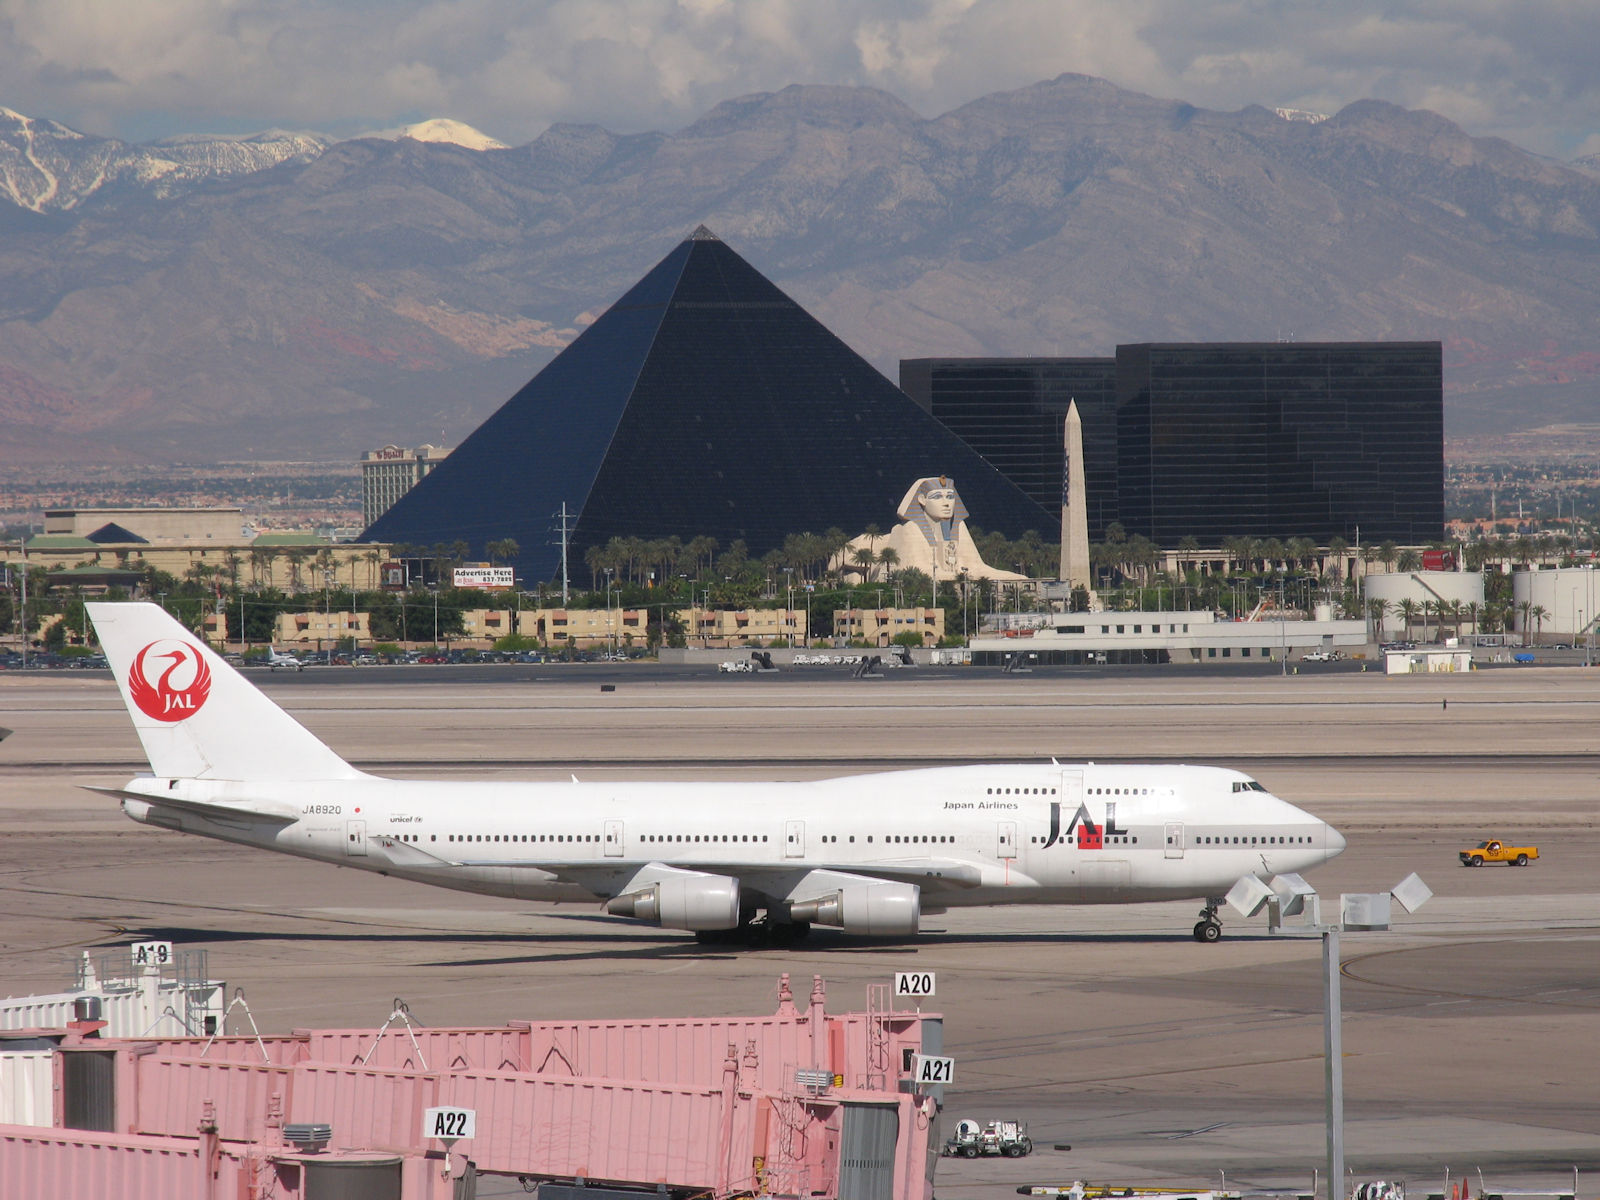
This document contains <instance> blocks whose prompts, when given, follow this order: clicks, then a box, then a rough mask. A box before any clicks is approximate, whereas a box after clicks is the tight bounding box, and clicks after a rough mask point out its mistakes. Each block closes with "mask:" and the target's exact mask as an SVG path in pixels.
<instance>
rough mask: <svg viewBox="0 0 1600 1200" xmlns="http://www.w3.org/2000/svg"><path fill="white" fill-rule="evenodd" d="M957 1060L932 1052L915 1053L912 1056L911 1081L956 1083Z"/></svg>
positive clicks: (917, 1082)
mask: <svg viewBox="0 0 1600 1200" xmlns="http://www.w3.org/2000/svg"><path fill="white" fill-rule="evenodd" d="M955 1079H956V1060H955V1059H953V1058H939V1057H936V1056H935V1055H932V1054H914V1055H912V1057H911V1081H912V1082H913V1083H916V1084H935V1083H954V1082H955Z"/></svg>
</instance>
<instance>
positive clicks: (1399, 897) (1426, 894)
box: [1389, 871, 1433, 913]
mask: <svg viewBox="0 0 1600 1200" xmlns="http://www.w3.org/2000/svg"><path fill="white" fill-rule="evenodd" d="M1389 895H1391V896H1393V897H1394V898H1395V900H1396V901H1397V902H1398V903H1399V905H1400V907H1401V908H1403V909H1405V910H1406V911H1407V912H1408V913H1414V912H1416V911H1417V909H1419V908H1421V907H1422V906H1423V905H1424V904H1426V903H1427V902H1428V901H1429V900H1432V899H1433V889H1432V888H1430V887H1429V886H1428V885H1427V884H1425V883H1423V882H1422V876H1420V875H1418V874H1417V873H1416V872H1415V871H1413V872H1411V874H1409V875H1407V876H1406V877H1405V878H1404V879H1402V880H1401V881H1400V882H1399V883H1397V884H1395V885H1394V887H1392V888H1390V889H1389Z"/></svg>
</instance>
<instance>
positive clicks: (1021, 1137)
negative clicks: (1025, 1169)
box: [941, 1118, 1033, 1158]
mask: <svg viewBox="0 0 1600 1200" xmlns="http://www.w3.org/2000/svg"><path fill="white" fill-rule="evenodd" d="M941 1153H942V1154H943V1155H944V1156H945V1157H946V1158H952V1157H955V1156H957V1155H959V1156H960V1157H962V1158H979V1157H985V1156H991V1155H996V1154H999V1155H1003V1156H1005V1157H1006V1158H1023V1157H1025V1156H1026V1155H1029V1154H1032V1153H1033V1139H1032V1138H1030V1137H1029V1136H1028V1127H1027V1125H1025V1124H1024V1123H1022V1122H1021V1121H990V1122H989V1123H988V1124H987V1125H979V1124H978V1123H977V1122H976V1121H974V1120H972V1119H970V1118H968V1119H966V1120H962V1121H958V1122H957V1123H956V1131H955V1134H954V1136H953V1137H951V1138H950V1139H949V1140H947V1141H946V1142H945V1144H944V1149H943V1150H942V1151H941Z"/></svg>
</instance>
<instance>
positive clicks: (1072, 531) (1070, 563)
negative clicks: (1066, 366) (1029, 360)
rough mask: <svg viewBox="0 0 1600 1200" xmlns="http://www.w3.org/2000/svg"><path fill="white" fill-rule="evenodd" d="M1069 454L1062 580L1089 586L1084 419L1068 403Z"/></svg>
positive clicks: (1063, 501) (1065, 475) (1063, 474)
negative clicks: (1084, 480)
mask: <svg viewBox="0 0 1600 1200" xmlns="http://www.w3.org/2000/svg"><path fill="white" fill-rule="evenodd" d="M1065 440H1066V455H1065V458H1064V459H1063V461H1062V466H1061V581H1062V582H1063V583H1065V584H1066V585H1067V586H1068V587H1071V588H1077V587H1083V588H1085V589H1087V588H1088V587H1089V504H1088V499H1087V497H1086V495H1085V493H1084V487H1083V421H1082V420H1081V419H1080V418H1079V416H1078V402H1077V401H1076V400H1073V401H1070V402H1069V403H1068V405H1067V420H1066V439H1065Z"/></svg>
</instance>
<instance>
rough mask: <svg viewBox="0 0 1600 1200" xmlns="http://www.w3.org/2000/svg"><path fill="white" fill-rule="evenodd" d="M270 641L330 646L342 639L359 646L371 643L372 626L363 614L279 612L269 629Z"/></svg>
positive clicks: (289, 644) (292, 644) (281, 643)
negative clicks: (350, 639) (362, 643)
mask: <svg viewBox="0 0 1600 1200" xmlns="http://www.w3.org/2000/svg"><path fill="white" fill-rule="evenodd" d="M272 637H273V641H274V642H276V643H277V644H279V645H284V646H314V647H329V648H331V647H332V646H333V645H334V644H335V643H337V642H340V641H342V640H344V639H345V638H354V639H355V640H356V641H357V642H358V643H360V642H370V641H371V640H372V627H371V626H370V625H369V624H368V619H367V614H366V613H364V612H340V611H338V610H337V609H335V610H333V611H322V610H318V609H310V610H308V611H306V612H292V613H279V614H278V619H277V621H276V622H274V624H273V627H272Z"/></svg>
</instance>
